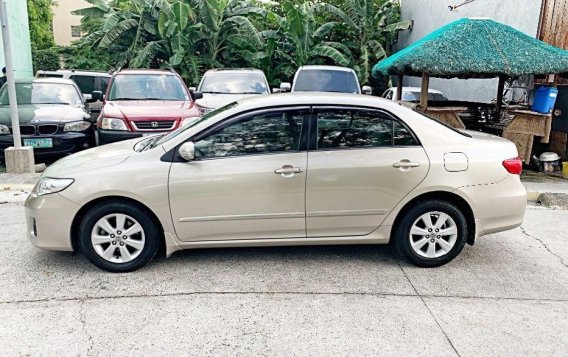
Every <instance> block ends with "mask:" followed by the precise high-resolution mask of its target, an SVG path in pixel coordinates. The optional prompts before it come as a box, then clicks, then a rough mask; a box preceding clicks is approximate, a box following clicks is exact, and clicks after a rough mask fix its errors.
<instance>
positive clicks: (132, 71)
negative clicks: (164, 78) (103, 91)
mask: <svg viewBox="0 0 568 357" xmlns="http://www.w3.org/2000/svg"><path fill="white" fill-rule="evenodd" d="M114 74H115V75H116V74H166V75H172V76H177V75H178V74H177V73H176V72H172V71H169V70H167V69H154V68H125V69H121V70H119V71H116V72H114Z"/></svg>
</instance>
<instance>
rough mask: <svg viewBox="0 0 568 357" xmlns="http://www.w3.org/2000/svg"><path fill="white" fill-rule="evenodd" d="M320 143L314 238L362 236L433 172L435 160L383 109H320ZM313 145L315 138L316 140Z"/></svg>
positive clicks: (312, 203)
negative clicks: (430, 160) (431, 169)
mask: <svg viewBox="0 0 568 357" xmlns="http://www.w3.org/2000/svg"><path fill="white" fill-rule="evenodd" d="M314 120H315V124H316V130H314V133H313V135H316V138H315V143H314V144H312V146H315V147H310V151H309V153H308V165H309V172H308V178H307V183H306V229H307V236H308V237H334V236H335V237H337V236H361V235H366V234H369V233H371V232H373V231H374V230H375V229H376V228H378V226H379V225H380V224H381V222H382V221H383V220H384V218H385V217H386V215H387V214H388V213H389V212H390V211H391V210H392V209H393V208H394V207H395V206H396V205H397V204H398V203H399V202H400V201H401V200H402V198H403V197H404V196H406V195H407V194H408V193H409V192H410V191H412V189H413V188H415V187H416V186H417V185H418V184H419V183H420V182H421V181H422V180H423V179H424V178H425V177H426V173H427V172H428V167H429V160H428V157H427V156H426V153H425V152H424V149H423V148H422V147H421V146H420V145H419V143H418V141H417V140H416V139H415V138H414V137H413V135H412V133H411V132H410V130H409V129H408V128H407V127H406V126H405V125H404V124H402V123H401V122H400V121H398V119H396V118H394V117H392V116H391V115H389V114H387V113H384V112H382V111H377V110H366V109H343V108H320V109H315V110H314ZM312 141H313V140H312Z"/></svg>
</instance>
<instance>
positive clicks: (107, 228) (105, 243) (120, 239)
mask: <svg viewBox="0 0 568 357" xmlns="http://www.w3.org/2000/svg"><path fill="white" fill-rule="evenodd" d="M145 238H146V237H145V234H144V229H143V228H142V225H140V223H139V222H138V221H137V220H136V219H134V218H132V217H130V216H129V215H126V214H123V213H113V214H109V215H106V216H104V217H102V218H101V219H99V220H98V221H97V222H96V223H95V225H94V227H93V230H92V231H91V244H92V245H93V248H94V249H95V252H96V253H97V254H98V255H99V256H101V257H102V258H103V259H105V260H106V261H109V262H112V263H127V262H129V261H132V260H134V259H136V258H137V257H138V256H139V255H140V253H142V250H143V249H144V245H145V242H146V239H145Z"/></svg>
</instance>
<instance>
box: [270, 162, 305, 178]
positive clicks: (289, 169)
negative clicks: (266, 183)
mask: <svg viewBox="0 0 568 357" xmlns="http://www.w3.org/2000/svg"><path fill="white" fill-rule="evenodd" d="M274 173H275V174H277V175H282V176H283V177H292V176H294V174H300V173H302V169H301V168H299V167H294V166H292V165H283V166H282V167H281V168H279V169H276V170H274Z"/></svg>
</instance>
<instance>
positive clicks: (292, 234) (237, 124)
mask: <svg viewBox="0 0 568 357" xmlns="http://www.w3.org/2000/svg"><path fill="white" fill-rule="evenodd" d="M306 113H309V108H293V109H278V110H269V111H261V112H255V113H251V114H246V115H243V116H240V117H237V118H233V119H230V120H228V121H225V122H223V123H221V124H217V125H216V126H215V127H214V128H212V130H209V131H208V133H207V134H200V135H201V136H200V135H198V136H196V138H195V141H194V143H195V149H196V153H195V155H196V159H195V160H194V161H191V162H174V163H173V164H172V168H171V171H170V178H169V185H170V192H169V195H170V206H171V213H172V219H173V222H174V226H175V229H176V233H177V235H178V237H179V238H180V239H181V240H182V241H208V240H237V239H263V238H303V237H305V236H306V226H305V223H306V222H305V185H306V168H307V153H306V150H305V141H306V139H305V135H304V136H302V132H303V131H305V130H304V118H305V117H307V115H306Z"/></svg>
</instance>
